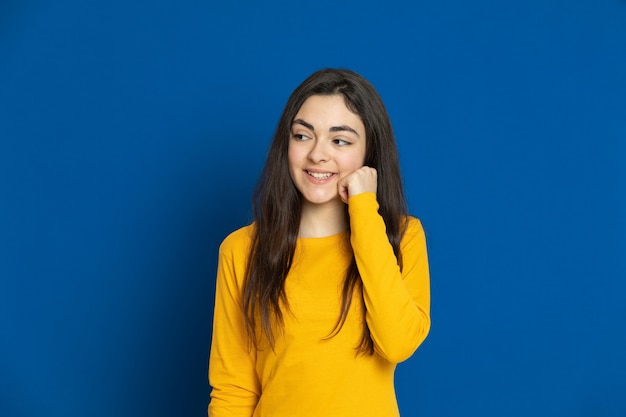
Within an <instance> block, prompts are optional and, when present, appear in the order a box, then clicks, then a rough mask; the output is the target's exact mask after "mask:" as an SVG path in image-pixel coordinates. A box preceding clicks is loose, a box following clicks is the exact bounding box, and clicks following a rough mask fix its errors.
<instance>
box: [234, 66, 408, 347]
mask: <svg viewBox="0 0 626 417" xmlns="http://www.w3.org/2000/svg"><path fill="white" fill-rule="evenodd" d="M313 95H341V96H343V98H344V100H345V103H346V106H347V107H348V108H349V109H350V111H352V112H353V113H355V114H357V115H358V116H359V117H360V118H361V120H362V121H363V125H364V126H365V137H366V141H367V142H366V153H365V162H364V165H366V166H369V167H372V168H375V169H376V170H377V173H378V186H377V200H378V203H379V206H380V207H379V213H380V215H381V216H382V217H383V219H384V221H385V225H386V228H387V236H388V238H389V242H390V243H391V246H392V247H393V250H394V253H395V254H396V257H397V259H398V263H399V265H400V267H401V266H402V254H401V253H400V241H401V239H402V236H403V234H404V231H405V228H406V224H405V215H406V214H407V206H406V201H405V198H404V191H403V188H402V180H401V176H400V166H399V160H398V152H397V148H396V143H395V139H394V135H393V130H392V127H391V121H390V120H389V116H388V114H387V110H386V109H385V106H384V104H383V102H382V100H381V98H380V96H379V95H378V93H377V91H376V90H375V89H374V87H373V86H372V85H371V84H370V83H369V82H368V81H367V80H366V79H365V78H363V77H362V76H360V75H359V74H357V73H355V72H353V71H350V70H345V69H324V70H320V71H317V72H315V73H313V74H312V75H311V76H309V77H308V78H307V79H306V80H304V82H303V83H302V84H300V85H299V86H298V87H297V88H296V89H295V90H294V91H293V93H292V94H291V96H290V97H289V100H287V104H286V105H285V109H284V110H283V113H282V116H281V118H280V120H279V122H278V127H277V129H276V132H275V134H274V140H273V141H272V144H271V145H270V149H269V152H268V155H267V160H266V162H265V167H264V168H263V171H262V173H261V176H260V178H259V181H258V183H257V186H256V189H255V191H254V196H253V202H252V208H253V213H254V232H253V238H252V244H251V247H250V252H249V257H248V265H247V270H246V277H245V280H244V288H243V312H244V319H245V323H246V329H247V332H248V336H249V338H250V340H251V341H252V343H253V344H254V346H256V347H258V343H259V338H258V337H259V335H257V334H256V327H257V319H260V323H259V324H260V328H261V329H262V330H263V333H264V335H265V337H266V339H267V341H268V342H269V344H270V346H272V347H273V346H274V342H275V335H274V330H275V329H274V328H273V323H275V324H277V325H278V326H279V327H278V328H279V329H280V328H282V324H283V311H282V308H281V304H282V306H284V308H287V309H288V306H289V303H288V300H287V296H286V294H285V280H286V278H287V274H288V273H289V270H290V268H291V264H292V261H293V256H294V252H295V248H296V240H297V238H298V232H299V228H300V215H301V206H302V196H301V195H300V193H299V191H298V190H297V189H296V187H295V186H294V184H293V182H292V180H291V176H290V175H289V167H288V159H287V151H288V147H289V138H290V135H291V125H292V122H293V119H294V117H295V116H296V114H297V112H298V111H299V110H300V107H301V106H302V104H303V103H304V102H305V100H306V99H307V98H309V97H310V96H313ZM355 290H356V291H361V294H362V283H361V278H360V275H359V270H358V268H357V265H356V261H355V259H354V256H353V257H352V261H351V263H350V267H349V268H348V272H347V274H346V277H345V281H344V285H343V291H342V300H341V311H340V312H339V315H338V319H337V322H336V324H335V328H334V330H333V331H332V332H331V333H330V334H329V336H328V337H333V336H334V335H336V334H337V333H338V332H339V331H340V330H341V328H342V327H343V324H344V323H345V321H346V318H347V316H348V311H349V309H350V304H351V301H352V297H353V294H354V291H355ZM363 311H364V314H365V309H364V310H363ZM355 348H357V350H358V352H359V353H368V354H372V353H373V352H374V344H373V341H372V338H371V336H370V332H369V328H368V327H367V324H366V322H365V317H363V334H362V337H361V341H360V344H359V345H358V346H355Z"/></svg>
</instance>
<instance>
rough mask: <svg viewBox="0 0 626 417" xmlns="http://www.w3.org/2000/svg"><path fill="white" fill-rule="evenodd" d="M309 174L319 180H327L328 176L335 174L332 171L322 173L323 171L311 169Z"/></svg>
mask: <svg viewBox="0 0 626 417" xmlns="http://www.w3.org/2000/svg"><path fill="white" fill-rule="evenodd" d="M307 174H309V175H310V176H312V177H313V178H315V179H317V180H325V179H326V178H330V177H332V176H333V174H332V173H330V172H326V173H321V172H310V171H307Z"/></svg>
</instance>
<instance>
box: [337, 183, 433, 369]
mask: <svg viewBox="0 0 626 417" xmlns="http://www.w3.org/2000/svg"><path fill="white" fill-rule="evenodd" d="M378 207H379V206H378V202H377V200H376V195H375V194H374V193H373V192H364V193H359V194H356V195H353V196H351V197H350V198H349V200H348V210H349V214H350V229H351V235H350V241H351V244H352V249H353V251H354V256H355V259H356V263H357V266H358V269H359V273H360V275H361V280H362V282H363V298H364V301H365V307H366V316H365V317H366V321H367V325H368V327H369V330H370V334H371V336H372V340H373V341H374V349H375V350H376V352H377V353H378V354H379V355H380V356H382V357H384V358H385V359H387V360H388V361H390V362H394V363H398V362H402V361H404V360H406V359H408V358H409V357H410V356H411V355H412V354H413V352H415V350H416V349H417V348H418V346H419V345H420V344H421V343H422V342H423V341H424V339H425V338H426V336H427V334H428V331H429V330H430V278H429V272H428V257H427V252H426V239H425V237H424V230H423V228H422V225H421V223H420V221H419V220H418V219H416V218H414V217H409V218H408V227H407V230H406V232H405V234H404V237H403V239H402V242H401V245H400V248H401V252H402V270H401V269H400V267H399V266H398V260H397V258H396V256H395V254H394V252H393V248H392V246H391V244H390V243H389V239H388V237H387V233H386V226H385V222H384V220H383V218H382V217H381V216H380V214H379V213H378Z"/></svg>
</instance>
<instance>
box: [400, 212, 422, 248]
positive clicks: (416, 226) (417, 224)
mask: <svg viewBox="0 0 626 417" xmlns="http://www.w3.org/2000/svg"><path fill="white" fill-rule="evenodd" d="M404 221H405V224H406V229H405V231H404V235H403V237H402V242H403V243H406V242H409V241H413V242H415V241H418V242H421V243H422V244H425V242H426V236H425V233H424V227H423V226H422V222H421V220H420V219H418V218H417V217H413V216H410V215H407V216H405V218H404Z"/></svg>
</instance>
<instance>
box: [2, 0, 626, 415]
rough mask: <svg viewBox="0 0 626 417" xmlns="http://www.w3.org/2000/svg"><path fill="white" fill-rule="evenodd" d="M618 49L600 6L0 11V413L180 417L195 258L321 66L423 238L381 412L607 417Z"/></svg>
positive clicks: (624, 410)
mask: <svg viewBox="0 0 626 417" xmlns="http://www.w3.org/2000/svg"><path fill="white" fill-rule="evenodd" d="M624 45H626V2H624V1H620V0H612V1H611V0H600V1H594V0H586V1H585V0H569V1H564V0H563V1H560V0H542V1H540V0H529V1H525V2H504V1H496V0H492V1H488V0H479V1H475V2H469V1H463V0H441V1H438V2H434V1H433V2H406V3H403V2H396V1H387V2H384V6H381V5H377V4H373V3H364V2H363V1H353V2H342V3H341V4H340V5H337V4H336V2H331V1H318V2H312V4H307V5H306V6H304V5H303V6H295V5H294V4H293V2H279V1H271V2H252V1H249V2H248V1H243V0H242V1H233V2H223V3H220V4H214V3H212V2H206V1H182V2H178V1H157V2H151V1H136V2H126V1H119V0H109V1H106V2H105V1H101V2H85V1H77V0H58V1H43V0H42V1H35V0H22V1H16V0H4V1H3V2H2V3H1V4H0V278H1V281H0V320H1V321H0V325H1V329H0V415H2V416H11V417H22V416H36V415H48V416H94V417H97V416H110V415H120V416H136V415H139V416H144V415H145V416H147V415H151V416H179V415H181V416H182V415H189V416H191V415H204V413H205V410H206V403H207V401H208V392H209V388H208V385H207V382H206V362H207V353H208V349H209V344H210V328H211V320H212V298H213V287H214V273H215V267H216V256H217V247H218V245H219V243H220V241H221V239H222V238H223V237H224V236H225V235H226V234H227V233H228V232H230V231H231V230H233V229H235V228H238V227H240V226H242V225H243V224H245V223H246V222H247V221H248V220H249V217H250V209H249V196H250V192H251V189H252V187H253V185H254V183H255V180H256V177H257V175H258V173H259V171H260V169H261V166H262V163H263V158H264V154H265V151H266V148H267V145H268V141H269V139H270V137H271V135H272V133H273V129H274V127H275V124H276V122H277V120H278V117H279V114H280V112H281V110H282V106H283V104H284V102H285V101H286V99H287V96H288V95H289V93H290V92H291V90H292V89H293V88H294V87H295V86H296V85H297V84H298V83H299V82H300V81H301V80H302V79H304V77H306V76H307V75H309V73H311V72H312V71H314V70H316V69H319V68H321V67H326V66H341V67H349V68H352V69H355V70H357V71H359V72H361V73H362V74H363V75H365V76H366V77H367V78H369V79H370V80H371V81H372V82H373V83H374V85H375V86H376V87H377V88H378V89H379V91H380V93H381V95H382V96H383V99H384V100H385V102H386V104H387V106H388V109H389V112H390V114H391V117H392V121H393V122H394V126H395V129H396V134H397V138H398V142H399V147H400V151H401V158H402V164H403V172H404V175H405V182H406V187H407V194H408V197H409V200H410V205H411V210H412V212H413V213H414V214H415V215H417V216H419V217H421V218H422V220H423V222H424V224H425V227H426V230H427V235H428V240H429V248H430V257H431V268H432V297H433V307H432V317H433V328H432V331H431V334H430V336H429V338H428V339H427V341H426V342H425V343H424V345H423V346H422V347H421V348H420V350H419V351H418V352H417V354H416V355H415V356H414V357H413V358H411V359H410V360H409V361H407V362H406V363H404V364H402V365H400V366H399V368H398V373H397V391H398V397H399V401H400V406H401V410H402V412H403V416H407V417H408V416H424V417H429V416H432V417H440V416H481V417H490V416H508V417H517V416H520V417H521V416H529V415H533V416H551V417H552V416H568V417H571V416H580V417H587V416H593V417H602V416H625V415H626V396H625V395H624V392H626V359H625V358H624V352H626V341H625V339H626V296H625V295H624V294H625V292H626V261H625V258H626V238H625V236H626V222H625V218H626V216H625V215H624V213H626V201H625V200H626V168H625V166H626V47H625V46H624Z"/></svg>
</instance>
